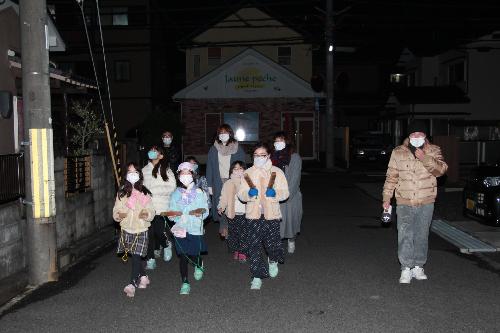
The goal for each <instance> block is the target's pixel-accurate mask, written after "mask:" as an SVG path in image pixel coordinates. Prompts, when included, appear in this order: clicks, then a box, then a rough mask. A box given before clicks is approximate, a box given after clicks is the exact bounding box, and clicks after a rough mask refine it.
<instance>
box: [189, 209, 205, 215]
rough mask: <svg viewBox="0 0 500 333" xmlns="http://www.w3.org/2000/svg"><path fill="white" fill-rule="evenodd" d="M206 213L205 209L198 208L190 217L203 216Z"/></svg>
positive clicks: (191, 212)
mask: <svg viewBox="0 0 500 333" xmlns="http://www.w3.org/2000/svg"><path fill="white" fill-rule="evenodd" d="M203 213H205V208H197V209H194V210H192V211H190V212H189V215H194V216H201V214H203Z"/></svg>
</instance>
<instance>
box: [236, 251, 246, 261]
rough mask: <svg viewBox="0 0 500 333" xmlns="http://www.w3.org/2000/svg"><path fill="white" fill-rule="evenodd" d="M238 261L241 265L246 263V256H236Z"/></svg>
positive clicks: (241, 254)
mask: <svg viewBox="0 0 500 333" xmlns="http://www.w3.org/2000/svg"><path fill="white" fill-rule="evenodd" d="M238 260H239V262H241V263H245V262H247V256H246V255H245V254H243V253H240V254H238Z"/></svg>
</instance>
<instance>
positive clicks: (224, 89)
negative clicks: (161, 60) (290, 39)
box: [174, 48, 315, 99]
mask: <svg viewBox="0 0 500 333" xmlns="http://www.w3.org/2000/svg"><path fill="white" fill-rule="evenodd" d="M314 96H315V93H314V91H313V90H312V89H311V87H310V84H309V82H306V81H305V80H303V79H302V78H300V77H299V76H297V75H296V74H294V73H292V72H291V71H290V70H288V69H287V68H284V67H283V66H281V65H279V64H278V63H276V62H274V61H272V60H271V59H269V58H267V57H266V56H264V55H262V54H261V53H259V52H257V51H255V50H254V49H251V48H249V49H247V50H245V51H244V52H242V53H240V54H239V55H237V56H235V57H234V58H232V59H230V60H229V61H227V62H226V63H224V64H222V65H220V66H219V68H216V69H215V70H213V71H212V72H210V73H208V74H207V75H205V76H203V77H202V78H200V79H199V80H197V81H195V82H193V83H191V84H190V85H189V86H188V87H186V88H185V89H183V90H181V91H179V92H178V93H177V94H175V96H174V99H197V98H273V97H274V98H277V97H288V98H294V97H295V98H305V97H311V98H312V97H314Z"/></svg>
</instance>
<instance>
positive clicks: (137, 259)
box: [130, 254, 146, 287]
mask: <svg viewBox="0 0 500 333" xmlns="http://www.w3.org/2000/svg"><path fill="white" fill-rule="evenodd" d="M144 275H146V271H145V270H144V259H143V258H142V257H141V256H140V255H138V254H133V255H132V274H131V275H130V283H131V284H132V285H133V286H134V287H137V286H139V282H141V276H144Z"/></svg>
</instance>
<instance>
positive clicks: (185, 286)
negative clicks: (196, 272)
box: [179, 282, 191, 295]
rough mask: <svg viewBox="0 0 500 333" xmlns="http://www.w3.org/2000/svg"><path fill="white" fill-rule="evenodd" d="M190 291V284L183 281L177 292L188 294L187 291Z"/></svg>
mask: <svg viewBox="0 0 500 333" xmlns="http://www.w3.org/2000/svg"><path fill="white" fill-rule="evenodd" d="M190 291H191V286H190V285H189V283H187V282H184V283H183V284H182V286H181V291H180V292H179V294H181V295H189V292H190Z"/></svg>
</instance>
